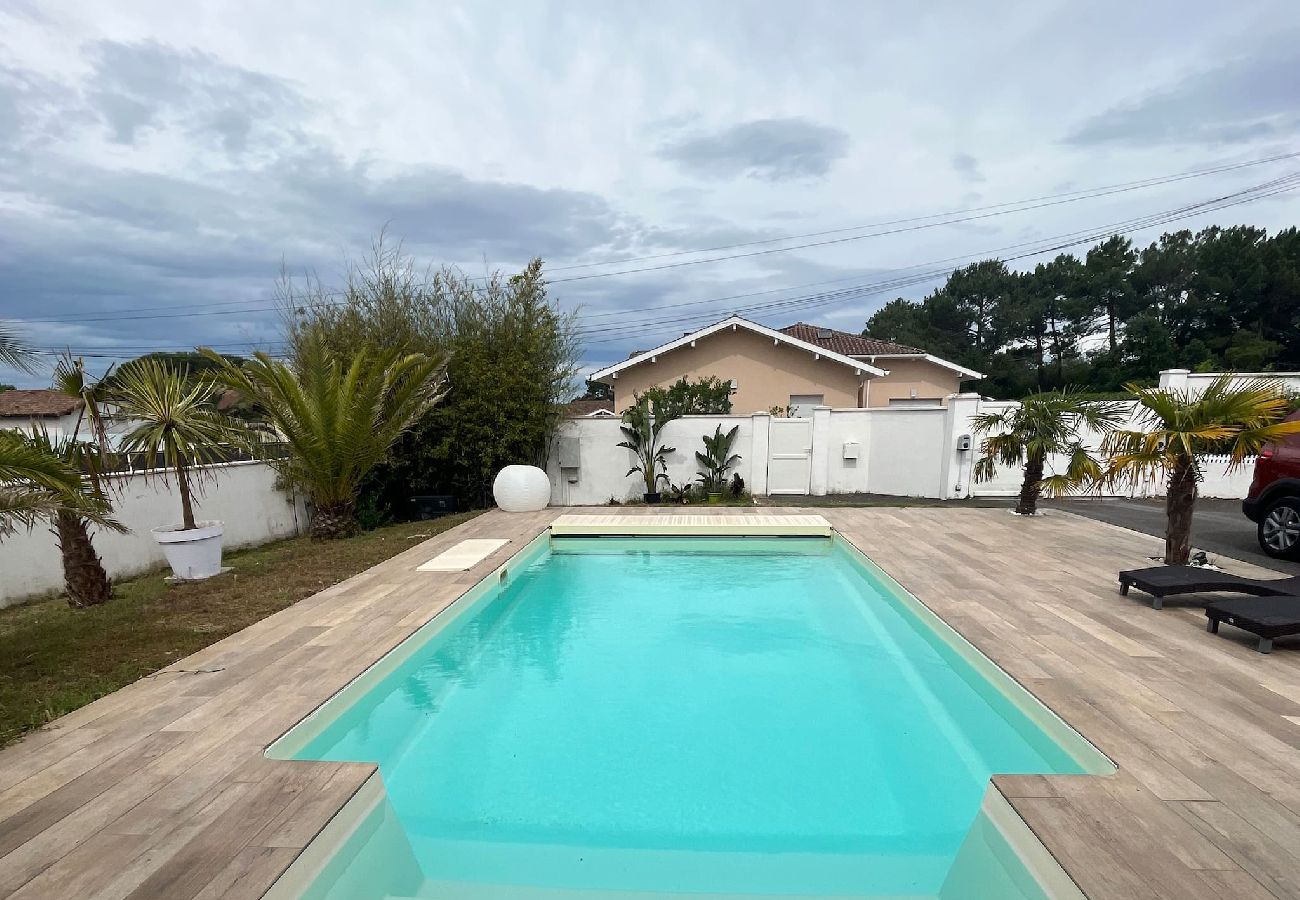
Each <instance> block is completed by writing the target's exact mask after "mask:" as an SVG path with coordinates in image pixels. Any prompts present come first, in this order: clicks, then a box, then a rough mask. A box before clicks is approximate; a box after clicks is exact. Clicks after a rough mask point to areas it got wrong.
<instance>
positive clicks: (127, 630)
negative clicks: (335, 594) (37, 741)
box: [0, 513, 477, 746]
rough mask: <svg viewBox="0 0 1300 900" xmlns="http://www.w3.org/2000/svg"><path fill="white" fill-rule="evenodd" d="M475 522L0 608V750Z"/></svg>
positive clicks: (416, 525) (374, 534)
mask: <svg viewBox="0 0 1300 900" xmlns="http://www.w3.org/2000/svg"><path fill="white" fill-rule="evenodd" d="M475 515H477V513H458V514H457V515H454V516H446V517H444V518H441V519H434V520H432V521H428V522H408V523H404V524H401V525H390V526H388V527H385V528H378V529H375V530H374V531H369V532H366V533H364V534H361V535H358V536H357V537H353V538H348V539H346V540H341V541H331V542H327V543H314V542H312V541H311V540H309V539H308V538H293V539H291V540H287V541H278V542H276V543H274V544H267V545H265V546H262V547H257V548H254V549H251V550H241V551H236V552H233V553H228V554H226V558H225V564H226V565H228V566H231V567H233V569H234V571H233V572H231V573H229V574H227V575H222V576H219V577H217V578H213V579H210V580H208V581H200V582H194V583H191V584H176V585H169V584H167V582H166V581H165V580H164V576H165V575H166V573H165V572H157V573H154V574H149V575H142V576H139V577H138V578H133V579H130V580H124V581H121V582H119V583H117V584H116V585H115V586H114V588H115V590H114V597H113V600H112V602H110V603H107V604H105V605H104V606H99V607H93V608H91V609H83V610H74V609H70V608H69V607H68V605H67V603H65V602H64V601H63V600H62V599H61V598H53V599H49V600H41V601H38V602H36V603H29V604H26V605H23V606H16V607H12V608H10V609H4V610H0V746H4V745H5V744H8V743H10V742H12V741H14V740H17V739H18V738H19V737H21V736H22V735H24V734H26V733H27V732H29V731H32V730H33V729H36V728H39V727H41V726H42V725H44V724H46V723H47V722H50V721H52V720H54V719H56V718H58V717H59V716H61V715H64V714H65V713H69V712H72V710H74V709H76V708H77V707H80V706H84V705H86V704H87V703H89V702H91V701H92V700H95V699H97V698H99V697H102V696H104V695H105V694H109V693H111V692H113V691H115V690H117V689H118V688H120V687H122V686H123V685H127V684H130V683H131V682H132V681H135V680H136V679H138V678H141V677H143V676H145V675H148V674H149V673H151V672H156V671H158V670H159V669H161V668H163V667H164V666H167V665H170V664H171V663H172V662H174V661H175V660H178V659H181V658H182V657H185V656H188V655H189V654H191V653H194V652H195V651H196V650H201V649H202V648H204V647H206V646H208V645H209V644H214V643H216V642H217V641H219V640H221V639H222V638H224V637H226V636H228V635H231V634H234V633H235V632H236V631H239V630H240V629H242V628H247V627H248V626H249V625H252V624H253V623H254V622H256V621H258V620H259V619H264V618H266V617H267V616H269V615H271V614H272V613H274V612H278V611H279V610H282V609H284V608H285V607H287V606H292V605H293V604H294V603H297V602H298V601H299V600H302V599H303V598H305V597H310V596H311V595H312V594H314V593H316V592H317V591H320V590H324V589H325V588H327V587H329V586H330V585H332V584H338V583H339V582H340V581H343V580H344V579H346V578H349V577H351V576H353V575H355V574H357V573H358V572H363V571H365V570H366V569H368V568H370V567H371V566H373V565H375V564H376V563H380V562H383V561H384V560H386V559H388V558H389V557H391V556H395V555H397V554H398V553H401V552H402V551H403V550H406V549H408V548H409V547H412V546H414V545H415V544H416V543H418V542H419V541H420V540H423V539H424V538H428V537H432V536H433V535H435V534H438V533H440V532H443V531H446V530H447V529H449V528H452V527H454V526H456V525H459V524H461V523H462V522H466V521H468V520H469V519H472V518H473V517H474V516H475Z"/></svg>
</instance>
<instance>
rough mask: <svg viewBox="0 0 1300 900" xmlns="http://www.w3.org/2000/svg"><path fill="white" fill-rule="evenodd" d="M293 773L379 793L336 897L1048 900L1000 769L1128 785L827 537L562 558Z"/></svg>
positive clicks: (430, 640) (336, 875)
mask: <svg viewBox="0 0 1300 900" xmlns="http://www.w3.org/2000/svg"><path fill="white" fill-rule="evenodd" d="M270 753H271V755H273V756H280V757H287V758H293V759H314V760H335V761H344V760H352V761H370V762H376V763H378V765H379V769H380V773H381V775H382V786H383V790H382V792H380V791H378V790H377V789H376V790H375V791H374V792H373V796H370V797H369V798H368V800H367V802H368V807H367V809H366V815H365V816H364V817H363V818H362V819H361V821H360V823H359V824H357V825H356V826H355V827H354V828H353V829H352V830H351V831H350V833H349V834H348V836H347V839H346V840H345V841H343V843H342V846H341V847H339V848H338V850H337V852H334V853H332V854H331V855H330V857H329V859H328V860H325V861H323V863H322V864H321V866H320V869H319V871H318V872H317V873H315V875H316V877H315V879H314V881H313V883H312V884H311V886H310V887H309V888H308V890H307V892H306V895H307V896H309V897H311V898H313V900H335V898H342V897H360V896H372V897H429V898H433V897H478V896H484V897H486V896H502V895H509V896H538V897H542V896H546V897H557V896H599V895H602V894H607V893H609V892H613V891H621V892H643V893H645V894H657V895H680V894H701V893H704V894H715V895H723V896H727V895H731V896H755V895H770V896H804V897H807V896H819V897H888V898H922V897H931V898H933V897H943V898H945V900H947V898H954V900H961V898H963V897H965V896H966V894H964V893H963V891H965V890H966V889H967V888H969V887H970V884H971V881H972V879H974V880H975V881H978V882H980V883H981V884H984V885H986V886H987V885H988V884H991V883H992V882H990V881H989V879H997V878H1003V879H1005V880H1006V883H1007V885H1008V886H1007V887H1004V888H999V890H1000V891H1001V893H970V894H969V896H970V897H972V898H973V897H977V896H978V897H996V896H1006V897H1034V896H1046V894H1045V893H1043V892H1042V891H1041V890H1040V889H1039V887H1038V886H1036V884H1035V882H1034V879H1033V878H1027V877H1026V875H1025V873H1024V872H1022V871H1019V870H1018V865H1017V863H1016V862H1015V861H1016V860H1017V859H1019V855H1018V854H1017V853H1015V852H1012V851H1011V849H1009V848H1008V847H1007V846H1006V845H1007V839H1006V837H1005V835H1006V829H1005V828H1004V827H998V821H997V816H998V815H1002V816H1003V820H1005V812H1006V811H1009V810H1004V811H1003V812H992V813H991V812H990V807H989V801H988V800H987V799H986V790H987V788H988V783H989V778H990V776H991V775H992V774H994V773H1060V774H1065V773H1101V772H1109V771H1113V768H1112V767H1111V765H1110V763H1109V761H1108V760H1106V759H1105V757H1103V756H1102V755H1101V754H1100V753H1099V752H1098V751H1097V750H1096V749H1095V748H1093V747H1092V746H1091V745H1090V744H1088V743H1087V742H1086V741H1084V740H1083V739H1082V738H1081V737H1079V736H1078V735H1077V734H1076V733H1074V732H1073V731H1072V730H1070V729H1069V728H1068V727H1067V726H1065V725H1064V723H1062V722H1061V721H1060V720H1059V719H1057V718H1056V717H1055V716H1053V715H1052V714H1051V713H1050V712H1049V711H1048V710H1046V709H1045V708H1044V707H1042V706H1041V704H1038V703H1037V701H1035V700H1034V699H1033V698H1032V697H1031V696H1030V695H1028V694H1027V693H1026V692H1024V691H1023V690H1022V689H1021V688H1020V687H1019V686H1018V685H1016V684H1015V683H1014V682H1013V681H1012V680H1011V679H1010V678H1008V677H1007V676H1006V675H1005V674H1004V673H1002V672H1001V671H1000V670H998V669H997V668H996V667H994V666H993V665H992V664H991V663H989V662H988V660H987V659H985V658H983V657H982V656H980V655H979V654H978V653H977V652H975V651H974V650H973V648H971V647H970V646H969V645H968V644H966V643H965V642H964V641H962V640H961V639H960V638H959V637H958V636H957V635H956V634H955V633H954V632H952V631H951V630H950V629H948V628H947V626H945V625H944V624H943V623H942V622H940V621H938V620H937V619H936V618H935V617H933V615H932V614H930V613H929V611H928V610H926V609H925V608H924V607H923V606H921V605H920V604H919V603H918V602H917V601H916V600H915V599H913V598H911V597H910V595H907V594H906V593H905V592H904V591H902V589H901V588H899V587H898V585H897V584H896V583H894V582H893V581H892V580H891V579H889V578H888V576H886V575H884V573H883V572H881V571H880V570H878V569H876V568H875V567H874V566H873V565H872V564H871V563H870V561H869V560H867V559H866V558H865V557H862V556H861V555H859V554H858V553H857V552H856V551H854V550H853V549H852V548H851V547H849V546H847V545H846V544H844V543H843V542H842V541H840V540H838V539H827V538H699V537H696V538H670V537H653V538H646V537H633V538H625V537H608V538H562V537H554V538H546V537H544V538H542V539H539V541H537V542H535V543H534V545H531V546H530V547H529V548H528V550H526V551H525V552H523V553H521V554H520V556H519V557H518V558H517V559H516V560H514V561H512V563H511V565H510V567H509V569H508V570H507V571H505V572H503V573H502V575H501V576H498V577H497V578H495V579H493V580H489V581H486V582H484V583H483V584H482V585H481V586H480V587H479V588H478V589H477V590H476V591H474V592H472V593H471V595H469V596H467V597H465V598H462V600H460V601H458V602H457V604H455V605H454V606H453V607H452V608H451V609H450V610H449V611H448V612H447V613H444V615H443V616H440V617H438V618H437V619H435V620H434V621H433V622H432V623H430V625H429V626H426V627H425V628H424V629H422V630H421V632H419V633H417V635H415V636H414V637H412V639H411V640H409V641H407V642H406V643H405V644H403V645H402V647H401V648H399V649H398V651H395V652H394V654H391V655H390V657H389V658H386V659H385V660H384V661H382V662H381V663H380V664H378V665H377V666H376V667H375V668H374V669H372V670H371V671H370V672H368V673H366V675H365V676H363V677H362V678H361V679H358V681H357V682H355V683H354V684H353V685H352V686H350V687H349V688H348V689H346V690H345V691H344V692H343V693H342V694H340V695H339V696H338V697H336V698H334V700H332V701H330V703H328V704H326V705H325V706H323V707H322V708H321V709H320V710H319V711H318V712H317V713H315V714H313V715H312V716H311V717H309V718H308V719H307V720H304V722H303V723H301V724H300V725H299V726H298V727H297V728H295V729H294V730H293V731H291V732H289V734H287V735H286V736H285V738H283V739H281V741H280V742H277V744H276V745H274V746H273V747H272V749H271V751H270ZM1012 816H1013V818H1014V814H1012ZM1022 827H1023V826H1022ZM1039 849H1041V848H1039ZM1013 890H1014V891H1015V893H1012V891H1013ZM503 892H505V893H504V894H503ZM527 892H532V893H527ZM633 896H635V894H633Z"/></svg>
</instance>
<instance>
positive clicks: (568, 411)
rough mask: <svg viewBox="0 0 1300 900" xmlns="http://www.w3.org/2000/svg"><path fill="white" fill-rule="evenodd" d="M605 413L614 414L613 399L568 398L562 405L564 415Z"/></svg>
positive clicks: (597, 414) (596, 414)
mask: <svg viewBox="0 0 1300 900" xmlns="http://www.w3.org/2000/svg"><path fill="white" fill-rule="evenodd" d="M605 413H609V414H610V415H611V416H612V415H614V401H613V400H570V401H569V402H568V403H567V404H565V406H564V414H565V415H566V416H570V417H575V416H599V415H603V414H605Z"/></svg>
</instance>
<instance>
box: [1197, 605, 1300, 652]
mask: <svg viewBox="0 0 1300 900" xmlns="http://www.w3.org/2000/svg"><path fill="white" fill-rule="evenodd" d="M1205 615H1206V617H1207V618H1208V619H1209V622H1208V623H1206V626H1205V629H1206V630H1207V631H1209V632H1211V633H1212V634H1218V633H1219V623H1220V622H1227V623H1228V624H1229V625H1234V626H1236V627H1237V628H1240V629H1241V630H1242V631H1249V632H1250V633H1251V634H1255V635H1259V645H1258V646H1257V647H1256V648H1255V649H1256V650H1258V651H1259V652H1260V653H1268V652H1269V651H1270V650H1272V649H1273V638H1280V637H1286V636H1287V635H1290V634H1300V597H1236V598H1234V599H1232V600H1223V601H1220V602H1218V603H1211V604H1210V605H1209V606H1207V607H1205Z"/></svg>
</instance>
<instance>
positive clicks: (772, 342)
mask: <svg viewBox="0 0 1300 900" xmlns="http://www.w3.org/2000/svg"><path fill="white" fill-rule="evenodd" d="M709 375H712V376H716V377H718V378H722V379H724V380H727V381H730V382H731V385H732V411H733V412H736V413H751V412H762V411H766V410H770V409H780V410H781V411H783V412H787V413H788V414H789V415H794V416H803V415H811V414H812V409H813V407H815V406H831V407H835V408H840V409H844V408H867V407H888V406H892V407H899V406H941V405H943V404H944V403H945V402H946V401H947V398H948V396H949V395H951V394H956V393H960V392H961V391H962V390H963V383H964V382H967V381H972V380H977V379H980V378H983V377H984V376H983V375H982V374H980V373H979V372H976V371H973V370H971V369H967V368H965V367H964V366H960V365H958V364H956V363H954V362H950V361H948V360H946V359H941V358H940V357H938V356H935V355H934V354H932V353H928V352H926V351H925V350H924V349H922V348H920V347H909V346H906V345H903V344H896V343H893V342H892V341H882V340H876V339H874V338H871V337H867V336H863V335H856V334H851V333H849V332H846V331H837V330H835V329H833V328H825V327H823V326H820V325H810V324H808V323H806V322H796V323H795V324H794V325H789V326H787V327H785V328H768V327H767V326H766V325H760V324H758V323H757V322H751V321H750V320H748V319H744V318H741V317H740V316H730V317H728V318H726V319H723V320H722V321H720V322H715V323H714V324H712V325H709V326H708V327H707V328H701V329H699V330H698V331H692V332H689V333H687V334H684V335H682V336H681V337H679V338H677V339H675V340H672V341H668V342H667V343H665V344H661V345H660V346H658V347H655V348H653V349H650V350H645V351H640V352H638V353H635V354H633V355H632V356H631V357H629V358H628V359H625V360H623V361H622V362H620V363H616V364H614V365H612V366H608V367H606V368H604V369H601V370H600V371H598V372H595V373H594V374H593V375H592V376H591V378H592V380H593V381H599V382H602V383H604V384H608V385H610V386H611V387H613V388H614V411H615V412H616V413H621V412H622V411H623V410H624V409H626V408H627V407H628V406H629V405H631V404H632V402H633V397H634V396H635V395H636V394H638V393H640V392H642V391H644V390H646V389H647V388H651V387H655V386H664V387H666V386H668V385H670V384H672V383H673V382H674V381H677V380H678V379H679V378H682V377H687V378H691V379H695V378H700V377H704V376H709Z"/></svg>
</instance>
